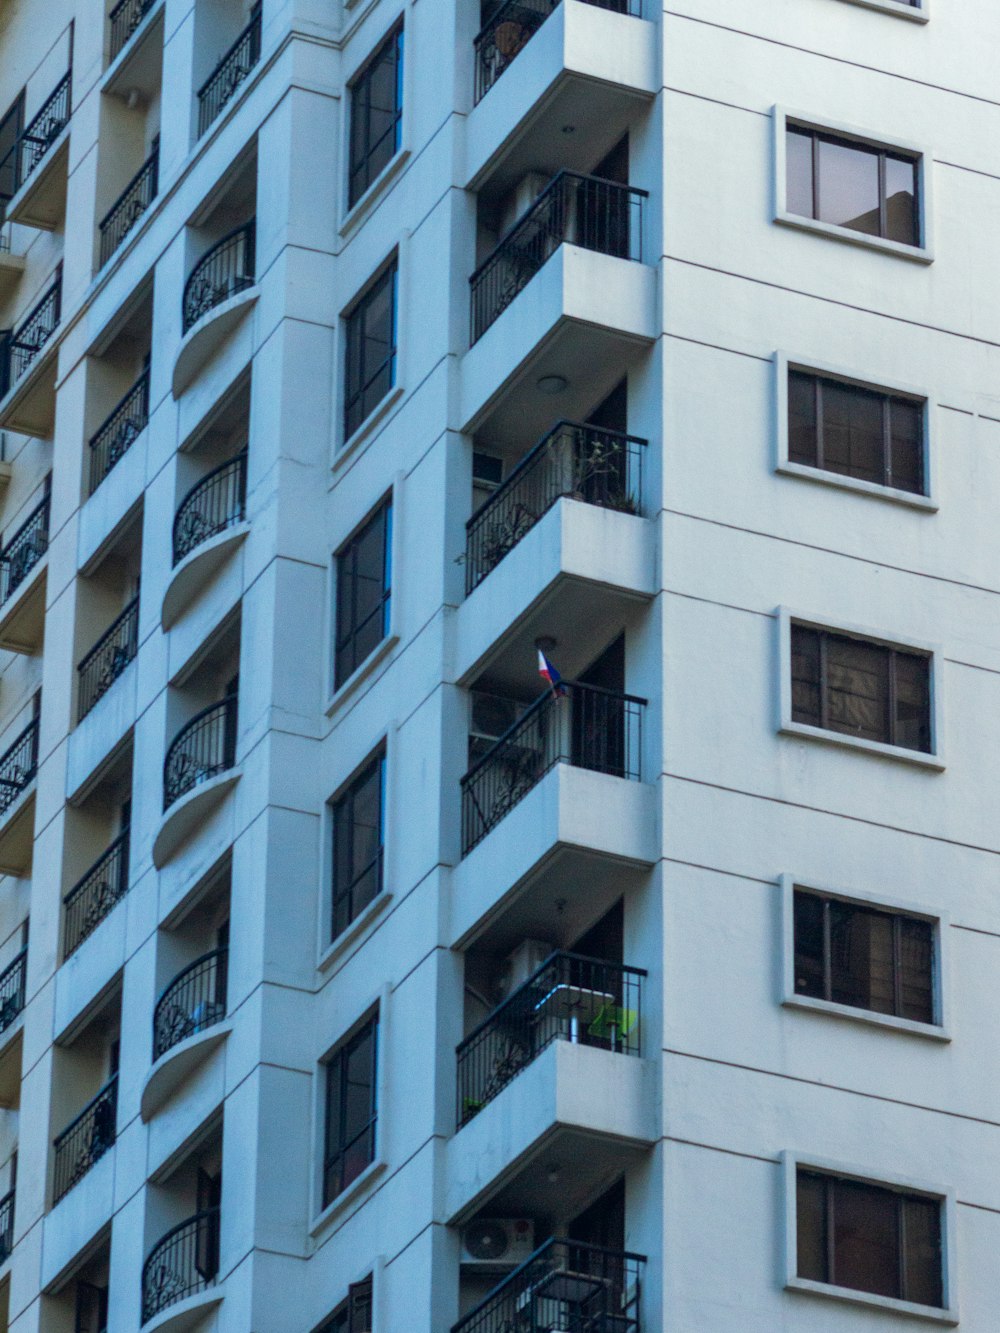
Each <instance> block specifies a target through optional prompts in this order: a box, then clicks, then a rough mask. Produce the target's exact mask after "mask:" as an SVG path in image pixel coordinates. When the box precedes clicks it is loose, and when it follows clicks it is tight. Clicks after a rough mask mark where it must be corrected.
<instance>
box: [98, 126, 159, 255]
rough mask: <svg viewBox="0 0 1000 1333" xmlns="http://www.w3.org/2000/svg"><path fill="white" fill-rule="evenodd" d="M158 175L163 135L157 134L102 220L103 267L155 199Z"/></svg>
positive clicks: (100, 228) (100, 226)
mask: <svg viewBox="0 0 1000 1333" xmlns="http://www.w3.org/2000/svg"><path fill="white" fill-rule="evenodd" d="M159 178H160V136H159V135H157V136H156V138H155V139H154V140H153V145H152V148H151V150H150V154H149V157H147V158H146V160H145V162H143V164H142V166H141V167H140V168H139V170H138V171H137V172H136V173H135V175H134V176H133V177H132V179H131V180H130V181H129V183H128V184H127V185H126V186H125V188H124V190H122V192H121V194H120V195H119V196H118V198H117V199H116V200H115V202H114V203H113V204H112V205H111V207H110V208H109V209H108V211H107V212H106V213H105V215H104V217H103V218H102V219H101V221H100V225H99V230H100V233H101V267H102V268H103V266H104V265H105V264H106V263H107V262H108V260H109V259H110V258H111V256H112V255H113V254H114V252H115V251H116V250H117V249H118V247H119V246H120V245H121V243H122V241H124V239H125V237H126V236H127V235H128V234H129V232H130V231H131V230H132V228H133V227H134V226H135V224H136V223H137V222H138V221H139V219H140V218H141V217H142V215H143V213H145V211H146V209H147V208H148V207H149V206H150V204H151V203H152V202H153V200H154V199H155V198H156V192H157V190H158V189H159Z"/></svg>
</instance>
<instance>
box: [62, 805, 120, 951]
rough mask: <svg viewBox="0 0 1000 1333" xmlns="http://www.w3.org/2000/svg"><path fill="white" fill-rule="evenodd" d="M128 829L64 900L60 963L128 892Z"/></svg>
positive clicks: (116, 839)
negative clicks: (61, 958) (61, 956)
mask: <svg viewBox="0 0 1000 1333" xmlns="http://www.w3.org/2000/svg"><path fill="white" fill-rule="evenodd" d="M128 874H129V830H128V829H127V828H126V829H125V830H124V832H122V833H120V834H119V835H118V837H117V838H115V840H114V842H113V843H112V844H111V846H110V847H109V848H108V850H107V851H106V852H104V853H103V855H101V856H100V857H98V859H97V860H96V861H95V862H94V864H93V865H92V866H91V867H90V869H89V870H88V871H87V873H86V874H85V875H84V876H83V878H82V879H79V880H77V882H76V884H74V885H73V887H72V888H71V889H70V891H69V893H67V894H66V896H65V898H64V899H63V908H64V916H63V960H64V961H65V960H66V959H67V958H69V956H70V955H71V954H73V953H75V952H76V950H77V949H78V948H79V947H80V945H81V944H82V943H83V941H84V940H85V939H86V938H87V936H88V935H90V934H92V933H93V932H94V931H95V930H96V929H97V927H98V926H99V925H100V924H101V922H102V921H103V920H104V918H105V917H106V916H108V915H109V913H110V912H111V910H112V908H113V907H115V906H116V905H117V904H118V903H120V902H121V900H122V899H123V898H124V897H125V895H126V893H127V892H128Z"/></svg>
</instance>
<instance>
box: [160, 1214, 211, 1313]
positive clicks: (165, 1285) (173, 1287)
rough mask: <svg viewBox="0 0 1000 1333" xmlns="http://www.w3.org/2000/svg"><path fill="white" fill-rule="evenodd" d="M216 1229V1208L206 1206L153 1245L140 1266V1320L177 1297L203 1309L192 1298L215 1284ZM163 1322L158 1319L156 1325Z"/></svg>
mask: <svg viewBox="0 0 1000 1333" xmlns="http://www.w3.org/2000/svg"><path fill="white" fill-rule="evenodd" d="M219 1232H220V1216H219V1209H218V1208H208V1209H206V1210H205V1211H204V1212H202V1213H197V1214H196V1215H195V1216H194V1217H189V1218H188V1219H187V1220H186V1221H184V1222H181V1224H180V1225H179V1226H176V1227H174V1228H173V1229H172V1230H171V1231H168V1232H167V1234H166V1235H165V1236H164V1237H163V1238H162V1239H161V1240H159V1241H158V1242H157V1243H156V1245H154V1246H153V1248H152V1250H150V1252H149V1256H148V1258H147V1259H146V1262H145V1263H144V1264H143V1266H142V1322H143V1324H147V1323H149V1321H150V1320H152V1319H155V1318H156V1317H157V1315H160V1314H162V1313H163V1312H164V1311H165V1310H168V1309H170V1307H171V1306H174V1305H177V1304H178V1303H179V1302H181V1301H183V1302H185V1308H190V1306H191V1305H195V1304H197V1309H198V1311H199V1313H201V1314H204V1313H205V1303H203V1302H197V1303H195V1302H193V1301H192V1298H193V1297H196V1296H199V1295H200V1294H201V1293H203V1292H207V1291H210V1290H211V1289H212V1288H213V1287H214V1286H215V1282H216V1279H217V1277H218V1274H219ZM164 1326H166V1325H165V1324H161V1323H160V1322H159V1321H158V1323H157V1327H158V1328H159V1327H164ZM170 1326H171V1327H173V1326H174V1325H173V1324H172V1323H171V1325H170ZM183 1326H184V1327H189V1326H190V1325H188V1324H184V1325H183ZM176 1327H178V1328H179V1327H181V1325H180V1324H177V1325H176Z"/></svg>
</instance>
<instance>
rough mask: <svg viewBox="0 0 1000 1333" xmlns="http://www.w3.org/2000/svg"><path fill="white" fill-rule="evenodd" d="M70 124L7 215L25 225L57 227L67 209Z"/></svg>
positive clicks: (12, 220)
mask: <svg viewBox="0 0 1000 1333" xmlns="http://www.w3.org/2000/svg"><path fill="white" fill-rule="evenodd" d="M69 134H70V126H69V125H66V127H65V128H64V129H63V130H62V131H61V133H60V134H59V136H58V138H57V139H56V140H55V141H54V142H53V143H52V145H51V146H50V147H49V148H47V149H46V150H45V156H44V157H43V158H42V160H41V161H40V162H39V163H38V165H37V166H36V167H35V169H34V171H32V173H31V175H30V176H29V177H28V179H27V180H26V181H25V182H24V184H23V185H22V186H21V188H20V189H19V190H18V192H17V194H15V195H14V197H13V199H11V201H10V203H9V204H8V205H7V218H8V220H9V221H11V222H17V223H20V224H21V226H23V227H37V228H38V229H39V230H40V231H54V230H55V229H56V227H57V226H58V225H59V223H60V222H61V221H62V217H63V214H64V213H65V212H66V178H67V168H68V166H69Z"/></svg>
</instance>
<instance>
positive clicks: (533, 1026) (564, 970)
mask: <svg viewBox="0 0 1000 1333" xmlns="http://www.w3.org/2000/svg"><path fill="white" fill-rule="evenodd" d="M645 975H646V973H645V972H643V971H640V970H639V969H638V968H634V967H624V966H622V965H621V964H620V963H609V962H605V961H604V960H603V959H599V958H584V957H582V956H581V955H579V954H572V953H565V952H560V953H554V954H553V955H552V956H551V958H548V959H547V960H546V961H545V962H544V963H543V964H542V966H541V967H540V968H538V970H537V971H536V972H534V973H533V974H532V975H531V976H530V977H529V978H528V980H527V981H526V982H525V983H524V984H523V985H522V986H520V987H518V989H517V990H516V991H514V992H513V994H512V995H509V996H508V997H507V999H506V1000H504V1002H503V1004H501V1005H499V1006H498V1007H497V1008H496V1009H494V1010H493V1012H492V1014H490V1015H489V1017H488V1018H486V1019H484V1021H483V1022H482V1023H480V1024H479V1026H478V1027H477V1028H476V1029H475V1031H473V1032H470V1034H469V1035H468V1037H466V1039H465V1040H464V1041H463V1042H462V1043H461V1044H460V1045H459V1047H458V1049H457V1052H456V1056H457V1060H458V1127H459V1129H461V1128H462V1126H463V1125H464V1124H466V1123H467V1122H468V1121H469V1120H471V1119H472V1118H473V1116H475V1115H477V1114H478V1113H479V1112H480V1111H481V1110H482V1109H483V1107H484V1106H485V1105H486V1103H487V1102H490V1101H492V1100H493V1098H494V1097H496V1096H497V1095H498V1094H499V1093H500V1092H502V1091H503V1089H504V1088H505V1087H506V1086H507V1084H508V1083H510V1082H511V1080H512V1079H514V1078H516V1076H517V1075H518V1074H519V1073H520V1072H521V1070H522V1069H526V1068H527V1066H528V1065H530V1064H531V1062H532V1061H533V1060H535V1059H537V1058H538V1056H539V1055H541V1053H542V1051H544V1050H545V1048H546V1047H547V1046H549V1045H551V1043H552V1042H554V1041H560V1040H561V1041H570V1042H575V1043H579V1044H580V1045H583V1046H597V1047H600V1048H601V1049H602V1050H606V1051H619V1052H621V1053H622V1054H623V1055H639V1054H640V1048H639V1041H640V1033H641V1017H642V1012H641V1000H642V978H643V977H644V976H645Z"/></svg>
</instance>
